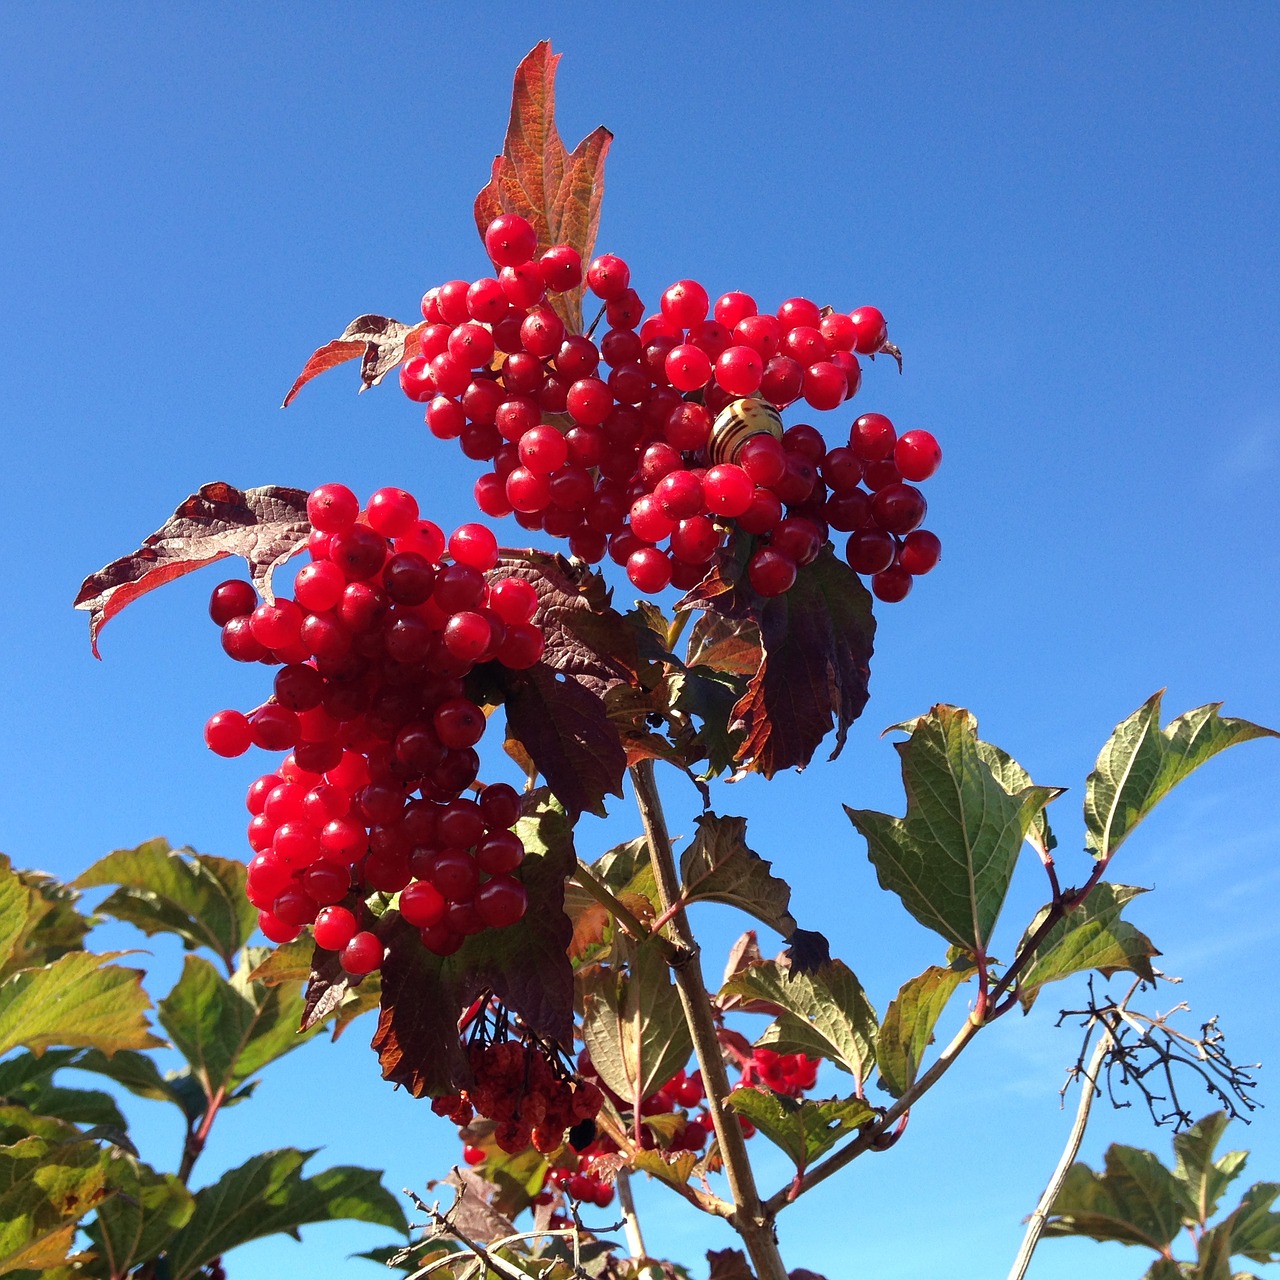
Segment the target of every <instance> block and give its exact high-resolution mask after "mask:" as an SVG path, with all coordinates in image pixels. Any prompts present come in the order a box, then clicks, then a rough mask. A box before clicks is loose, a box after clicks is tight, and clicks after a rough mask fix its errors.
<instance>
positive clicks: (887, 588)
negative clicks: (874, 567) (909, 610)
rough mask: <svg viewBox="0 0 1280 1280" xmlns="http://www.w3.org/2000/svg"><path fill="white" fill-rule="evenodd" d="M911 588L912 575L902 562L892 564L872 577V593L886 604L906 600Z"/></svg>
mask: <svg viewBox="0 0 1280 1280" xmlns="http://www.w3.org/2000/svg"><path fill="white" fill-rule="evenodd" d="M910 590H911V575H910V574H909V573H908V572H907V571H906V570H905V569H904V568H903V567H902V566H901V565H900V564H895V565H890V566H889V568H887V569H884V570H882V571H881V572H880V573H877V574H875V575H874V576H873V577H872V579H871V591H872V594H873V595H875V597H876V598H877V599H878V600H883V601H884V602H885V603H886V604H897V602H898V601H899V600H905V599H906V598H907V594H908V592H910Z"/></svg>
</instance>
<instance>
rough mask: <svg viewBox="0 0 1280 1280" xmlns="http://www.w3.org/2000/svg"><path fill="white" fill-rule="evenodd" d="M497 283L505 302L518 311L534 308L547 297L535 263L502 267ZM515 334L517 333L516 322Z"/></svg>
mask: <svg viewBox="0 0 1280 1280" xmlns="http://www.w3.org/2000/svg"><path fill="white" fill-rule="evenodd" d="M498 283H499V284H500V285H501V286H502V292H503V293H504V294H505V295H506V299H507V301H508V302H509V303H511V305H512V306H513V307H515V308H516V309H517V310H518V311H524V310H527V309H528V308H529V307H532V306H536V305H537V304H538V303H539V302H541V301H542V300H543V298H545V297H546V295H547V286H546V282H545V281H544V280H543V278H542V271H541V269H540V268H539V266H538V264H537V263H536V262H519V263H517V264H516V265H515V266H511V267H503V268H502V270H501V271H499V272H498ZM523 318H524V317H523V316H521V317H519V319H523ZM516 332H517V333H519V324H518V322H517V325H516ZM495 344H496V336H495Z"/></svg>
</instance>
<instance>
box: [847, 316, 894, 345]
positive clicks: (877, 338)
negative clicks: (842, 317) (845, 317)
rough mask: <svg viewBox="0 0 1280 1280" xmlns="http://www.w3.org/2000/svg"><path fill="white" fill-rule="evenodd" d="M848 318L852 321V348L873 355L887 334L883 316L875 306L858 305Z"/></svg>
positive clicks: (886, 338) (883, 342) (886, 337)
mask: <svg viewBox="0 0 1280 1280" xmlns="http://www.w3.org/2000/svg"><path fill="white" fill-rule="evenodd" d="M849 319H850V320H852V321H853V330H854V342H853V349H854V350H855V351H858V352H861V353H862V354H863V355H864V356H870V355H875V353H876V352H877V351H879V350H880V348H881V347H883V346H884V344H885V342H886V341H887V340H888V336H889V335H888V330H887V329H886V327H885V322H884V316H883V315H882V314H881V313H880V311H879V310H877V309H876V308H875V307H859V308H858V309H857V310H856V311H855V312H853V314H852V315H851V316H850V317H849Z"/></svg>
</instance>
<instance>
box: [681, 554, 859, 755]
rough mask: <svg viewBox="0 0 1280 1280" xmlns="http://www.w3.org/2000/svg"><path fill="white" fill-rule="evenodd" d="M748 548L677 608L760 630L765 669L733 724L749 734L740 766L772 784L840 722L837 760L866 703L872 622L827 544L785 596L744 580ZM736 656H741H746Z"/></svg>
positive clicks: (854, 580)
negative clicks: (758, 590)
mask: <svg viewBox="0 0 1280 1280" xmlns="http://www.w3.org/2000/svg"><path fill="white" fill-rule="evenodd" d="M743 552H744V548H742V547H734V546H732V545H731V546H730V547H729V548H728V553H727V554H725V555H723V556H722V557H721V560H720V562H719V563H718V564H717V566H716V568H715V569H714V570H713V571H712V572H711V573H710V574H709V575H708V576H707V578H706V580H705V581H704V582H703V583H702V584H701V585H700V586H698V587H696V588H695V589H694V590H693V591H692V592H690V593H689V594H688V595H687V596H686V597H685V598H684V599H683V600H682V601H681V602H680V606H679V607H680V608H681V609H690V608H696V609H703V610H706V611H707V612H709V613H712V614H716V615H719V616H720V617H721V618H723V619H729V620H731V621H734V622H748V623H754V624H755V626H756V627H758V628H759V634H760V644H761V657H760V665H759V668H758V670H757V671H756V673H755V675H754V676H752V678H751V682H750V683H749V684H748V686H747V691H746V693H744V694H743V696H742V697H741V698H740V699H739V700H738V702H737V703H736V704H735V706H734V708H733V724H734V726H735V727H740V728H741V729H742V730H743V732H744V733H745V737H744V739H743V742H742V745H741V746H740V747H739V748H738V761H737V762H738V764H739V765H740V766H741V767H743V768H750V769H754V770H756V771H757V772H759V773H762V774H764V776H765V777H766V778H768V777H772V776H773V775H774V774H775V773H777V772H778V770H780V769H789V768H803V767H804V766H805V765H806V764H808V763H809V761H810V760H811V759H812V757H813V753H814V751H816V750H817V748H818V744H819V743H821V741H822V739H823V738H825V737H826V735H827V734H828V733H829V732H830V731H831V728H832V726H833V725H834V727H835V730H836V745H835V750H834V751H833V752H832V753H831V756H832V759H834V758H835V757H836V756H837V755H839V753H840V750H841V748H842V747H843V746H844V742H845V738H846V736H847V734H848V731H849V726H850V725H851V724H852V723H853V722H854V721H855V720H856V719H857V718H858V716H859V715H861V713H862V709H863V707H864V706H866V703H867V684H868V681H869V679H870V675H871V669H870V662H871V653H872V641H873V639H874V636H875V619H874V618H873V617H872V613H871V597H870V596H869V595H868V593H867V590H866V588H865V587H864V586H863V585H862V583H861V581H860V580H859V578H858V576H857V574H855V573H854V572H853V570H852V569H850V568H849V566H848V565H847V564H845V563H844V561H842V560H838V559H837V558H836V556H835V555H834V554H833V553H832V551H831V548H830V547H829V546H828V547H825V548H823V550H822V553H821V554H820V555H819V556H818V558H817V560H815V561H814V562H813V563H812V564H810V565H806V566H805V567H804V568H802V569H801V570H800V573H799V575H798V576H797V578H796V584H795V586H794V587H792V588H791V590H790V591H788V592H787V593H786V595H782V596H775V597H773V598H772V599H767V600H765V599H761V597H759V596H757V595H756V594H755V592H754V591H752V590H751V588H750V586H749V584H748V583H747V580H746V575H745V572H744V566H743V561H744V559H745V556H744V554H743ZM713 630H719V631H721V632H723V631H724V630H725V628H723V627H722V626H720V625H719V624H717V626H716V627H715V628H713ZM713 652H714V650H713ZM729 652H731V653H732V654H733V660H734V661H735V662H736V661H738V660H740V657H741V653H740V651H738V650H730V651H729ZM702 662H703V664H704V665H705V664H706V663H707V658H706V657H703V658H702Z"/></svg>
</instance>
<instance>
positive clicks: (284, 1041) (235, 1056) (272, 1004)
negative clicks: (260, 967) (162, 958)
mask: <svg viewBox="0 0 1280 1280" xmlns="http://www.w3.org/2000/svg"><path fill="white" fill-rule="evenodd" d="M260 959H262V952H261V951H260V950H259V949H257V948H251V949H247V950H246V951H245V953H244V956H243V957H242V959H241V963H240V968H239V969H238V970H237V971H236V973H235V975H234V976H233V977H232V978H231V980H230V981H229V982H228V981H227V979H225V978H223V977H222V976H221V974H219V973H218V971H217V970H216V969H215V968H214V967H213V965H212V964H210V963H209V961H208V960H206V959H205V958H204V957H203V956H188V957H187V958H186V962H185V964H184V965H183V969H182V977H181V978H179V979H178V982H177V985H176V986H175V987H174V988H173V990H172V991H170V992H169V994H168V995H167V996H165V998H164V999H163V1000H161V1001H160V1024H161V1026H163V1027H164V1029H165V1030H166V1031H167V1032H168V1033H169V1037H170V1039H171V1040H172V1041H173V1044H174V1047H175V1048H177V1049H178V1050H179V1051H180V1052H181V1053H182V1056H183V1057H184V1058H186V1060H187V1061H188V1062H189V1063H190V1064H191V1070H192V1073H193V1075H194V1077H195V1079H196V1080H197V1082H198V1083H199V1085H200V1088H201V1089H202V1091H203V1092H204V1095H205V1097H206V1098H208V1099H211V1098H213V1097H214V1095H215V1094H217V1093H219V1092H222V1093H224V1094H229V1093H230V1092H231V1091H232V1090H233V1089H234V1088H235V1087H236V1086H237V1085H239V1084H241V1083H242V1082H243V1081H245V1080H247V1079H248V1078H249V1077H250V1076H251V1075H253V1074H254V1073H255V1072H256V1071H260V1070H261V1069H262V1068H263V1067H265V1066H266V1065H267V1063H269V1062H272V1061H274V1060H275V1059H276V1058H279V1057H281V1056H283V1055H284V1054H286V1053H288V1052H289V1051H290V1050H291V1049H296V1048H297V1047H298V1046H299V1045H300V1044H303V1043H304V1042H305V1041H306V1040H307V1039H308V1036H309V1034H310V1033H308V1032H299V1030H298V1027H299V1025H300V1024H301V1022H302V1012H303V1006H302V997H301V994H300V993H299V991H298V989H297V987H296V986H293V985H287V986H286V985H280V986H274V987H268V986H267V985H266V984H265V983H262V982H255V981H253V979H252V978H250V976H249V974H250V972H251V971H252V969H253V968H254V966H255V964H256V963H257V962H258V961H259V960H260Z"/></svg>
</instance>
